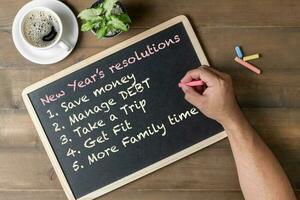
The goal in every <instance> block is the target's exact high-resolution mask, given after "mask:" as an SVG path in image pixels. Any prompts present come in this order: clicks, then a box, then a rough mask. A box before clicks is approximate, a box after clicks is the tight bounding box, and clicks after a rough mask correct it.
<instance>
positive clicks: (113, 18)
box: [108, 15, 128, 31]
mask: <svg viewBox="0 0 300 200" xmlns="http://www.w3.org/2000/svg"><path fill="white" fill-rule="evenodd" d="M108 24H109V25H112V26H113V27H114V28H116V29H118V30H121V31H128V27H127V26H126V24H125V23H123V22H122V21H121V20H119V19H118V18H117V17H116V16H113V15H112V16H111V20H110V21H109V22H108Z"/></svg>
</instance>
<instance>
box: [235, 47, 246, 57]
mask: <svg viewBox="0 0 300 200" xmlns="http://www.w3.org/2000/svg"><path fill="white" fill-rule="evenodd" d="M235 52H236V55H237V56H238V57H239V58H243V57H244V55H243V52H242V49H241V47H239V46H236V47H235Z"/></svg>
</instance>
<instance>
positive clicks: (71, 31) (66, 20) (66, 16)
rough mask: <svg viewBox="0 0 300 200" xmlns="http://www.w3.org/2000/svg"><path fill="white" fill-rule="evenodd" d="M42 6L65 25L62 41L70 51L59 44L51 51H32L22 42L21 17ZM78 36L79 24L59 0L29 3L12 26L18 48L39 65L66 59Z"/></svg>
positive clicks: (21, 10) (18, 14)
mask: <svg viewBox="0 0 300 200" xmlns="http://www.w3.org/2000/svg"><path fill="white" fill-rule="evenodd" d="M40 6H43V7H47V8H50V9H52V10H53V11H54V12H56V13H57V15H58V16H59V17H60V18H61V21H62V24H63V35H62V40H64V41H66V42H67V43H68V44H69V45H70V46H71V49H70V50H69V51H66V50H64V49H63V48H61V47H59V46H58V44H57V45H55V46H54V47H52V48H50V49H43V50H38V49H32V48H31V47H30V46H29V45H28V44H26V43H24V41H23V40H22V38H21V35H20V34H21V33H20V31H19V30H18V29H19V27H20V26H19V25H20V23H21V17H22V16H23V15H24V14H25V13H26V12H27V11H28V10H30V9H32V8H34V7H40ZM78 34H79V30H78V23H77V19H76V17H75V15H74V13H73V12H72V10H71V9H70V8H69V7H68V6H67V5H65V4H64V3H62V2H60V1H58V0H47V1H45V0H34V1H31V2H29V3H27V4H26V5H24V6H23V7H22V8H21V9H20V10H19V12H18V13H17V15H16V17H15V19H14V22H13V26H12V36H13V41H14V43H15V46H16V48H17V49H18V51H19V52H20V54H22V56H24V57H25V58H26V59H27V60H29V61H31V62H34V63H37V64H53V63H56V62H58V61H61V60H62V59H64V58H66V57H67V56H68V55H69V54H70V53H71V52H72V50H73V49H74V47H75V45H76V42H77V39H78Z"/></svg>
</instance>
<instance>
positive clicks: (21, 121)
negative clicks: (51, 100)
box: [0, 108, 300, 151]
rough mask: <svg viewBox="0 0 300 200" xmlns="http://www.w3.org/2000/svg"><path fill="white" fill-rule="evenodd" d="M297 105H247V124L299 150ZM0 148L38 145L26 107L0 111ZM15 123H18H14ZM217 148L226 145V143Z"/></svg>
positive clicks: (275, 145)
mask: <svg viewBox="0 0 300 200" xmlns="http://www.w3.org/2000/svg"><path fill="white" fill-rule="evenodd" d="M299 111H300V109H299V108H290V109H285V108H247V109H244V112H245V114H246V115H247V117H248V119H249V120H250V122H251V124H253V126H254V127H255V128H256V129H257V130H258V132H259V133H260V134H261V135H262V136H263V137H264V138H265V140H266V141H267V143H268V144H269V145H271V147H273V148H274V149H276V148H278V149H282V150H283V151H284V150H286V149H294V150H296V149H300V143H299V142H298V141H300V134H299V127H300V112H299ZM0 115H1V116H5V117H1V118H0V147H2V148H24V147H42V144H41V142H40V139H39V137H38V134H37V132H36V130H35V128H34V126H33V123H32V122H31V119H30V118H29V116H28V114H27V111H26V110H2V111H0ZM16 122H17V123H18V124H17V125H16ZM220 148H229V146H228V144H224V145H221V146H220Z"/></svg>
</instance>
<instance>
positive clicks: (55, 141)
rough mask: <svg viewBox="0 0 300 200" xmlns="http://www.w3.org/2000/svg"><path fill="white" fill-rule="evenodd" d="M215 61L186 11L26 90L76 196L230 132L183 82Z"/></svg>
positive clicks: (101, 190) (99, 190)
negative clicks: (189, 97)
mask: <svg viewBox="0 0 300 200" xmlns="http://www.w3.org/2000/svg"><path fill="white" fill-rule="evenodd" d="M201 64H206V65H207V64H208V63H207V60H206V58H205V56H204V54H203V51H202V49H201V46H200V44H199V42H198V41H197V39H196V36H195V34H194V32H193V30H192V28H191V25H190V24H189V22H188V20H187V18H186V17H184V16H179V17H176V18H173V19H171V20H169V21H167V22H165V23H163V24H161V25H159V26H157V27H154V28H153V29H150V30H149V31H146V32H144V33H141V34H139V35H137V36H135V37H133V38H131V39H129V40H127V41H125V42H123V43H120V44H118V45H116V46H114V47H112V48H110V49H108V50H106V51H104V52H102V53H99V54H97V55H95V56H93V57H91V58H88V59H86V60H84V61H82V62H80V63H77V64H75V65H73V66H71V67H69V68H67V69H65V70H63V71H61V72H59V73H57V74H54V75H53V76H50V77H48V78H46V79H44V80H42V81H40V82H38V83H36V84H34V85H32V86H29V87H28V88H26V89H25V90H24V91H23V98H24V101H25V105H26V107H27V109H28V111H29V113H30V116H31V118H32V119H33V122H34V124H35V126H36V128H37V130H38V133H39V136H40V138H41V140H42V142H43V145H44V147H45V149H46V152H47V154H48V156H49V158H50V160H51V162H52V164H53V166H54V168H55V171H56V173H57V174H58V177H59V179H60V181H61V183H62V186H63V188H64V190H65V192H66V194H67V196H68V198H69V199H93V198H96V197H98V196H100V195H103V194H105V193H107V192H109V191H111V190H113V189H116V188H118V187H120V186H122V185H124V184H126V183H129V182H131V181H133V180H135V179H137V178H140V177H141V176H144V175H146V174H148V173H150V172H153V171H155V170H157V169H159V168H161V167H164V166H166V165H168V164H170V163H172V162H174V161H176V160H178V159H180V158H183V157H184V156H187V155H189V154H191V153H193V152H195V151H197V150H199V149H201V148H204V147H206V146H208V145H210V144H212V143H214V142H216V141H219V140H221V139H223V138H224V137H226V134H225V132H224V131H223V128H222V127H221V125H220V124H218V123H217V122H215V121H213V120H211V119H209V118H207V117H205V116H204V115H203V114H202V113H201V112H200V111H198V110H197V109H196V108H194V107H193V106H192V105H190V104H188V103H187V102H186V101H185V100H184V98H183V94H182V91H181V90H180V89H179V88H178V86H177V84H178V82H179V81H180V79H181V77H182V76H183V75H184V74H185V72H186V71H187V70H189V69H192V68H195V67H198V66H200V65H201Z"/></svg>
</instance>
